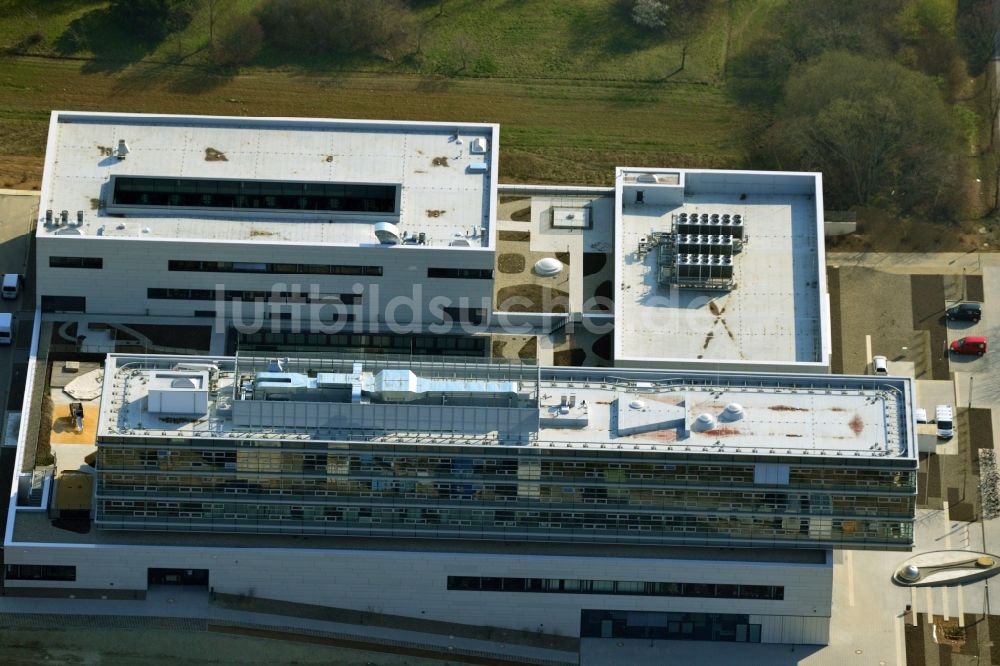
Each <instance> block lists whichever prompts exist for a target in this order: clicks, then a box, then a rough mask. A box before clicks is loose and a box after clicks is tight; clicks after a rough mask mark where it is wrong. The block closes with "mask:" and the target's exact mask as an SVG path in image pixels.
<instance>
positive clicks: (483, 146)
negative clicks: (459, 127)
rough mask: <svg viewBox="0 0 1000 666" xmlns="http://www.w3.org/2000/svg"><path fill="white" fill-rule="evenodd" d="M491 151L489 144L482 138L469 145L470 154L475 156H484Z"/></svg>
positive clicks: (478, 137) (477, 138)
mask: <svg viewBox="0 0 1000 666" xmlns="http://www.w3.org/2000/svg"><path fill="white" fill-rule="evenodd" d="M487 150H489V142H488V141H486V139H485V138H483V137H481V136H477V137H476V138H475V139H473V140H472V143H470V144H469V152H470V153H472V154H473V155H483V154H485V153H486V151H487Z"/></svg>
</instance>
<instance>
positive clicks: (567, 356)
mask: <svg viewBox="0 0 1000 666" xmlns="http://www.w3.org/2000/svg"><path fill="white" fill-rule="evenodd" d="M585 360H587V352H585V351H584V350H582V349H580V348H578V347H576V348H573V349H563V350H561V351H557V352H555V353H554V354H552V362H553V363H555V364H556V365H575V366H580V365H583V362H584V361H585Z"/></svg>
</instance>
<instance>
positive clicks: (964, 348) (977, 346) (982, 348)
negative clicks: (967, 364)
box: [951, 335, 986, 356]
mask: <svg viewBox="0 0 1000 666" xmlns="http://www.w3.org/2000/svg"><path fill="white" fill-rule="evenodd" d="M951 350H952V351H953V352H955V353H956V354H979V355H980V356H982V355H983V354H985V353H986V338H984V337H983V336H981V335H967V336H965V337H964V338H959V339H958V340H955V341H954V342H952V343H951Z"/></svg>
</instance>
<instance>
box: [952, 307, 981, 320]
mask: <svg viewBox="0 0 1000 666" xmlns="http://www.w3.org/2000/svg"><path fill="white" fill-rule="evenodd" d="M945 315H947V316H948V319H952V320H955V319H960V320H963V321H979V318H980V317H982V316H983V306H982V304H980V303H959V304H958V305H953V306H951V307H950V308H948V309H947V310H945Z"/></svg>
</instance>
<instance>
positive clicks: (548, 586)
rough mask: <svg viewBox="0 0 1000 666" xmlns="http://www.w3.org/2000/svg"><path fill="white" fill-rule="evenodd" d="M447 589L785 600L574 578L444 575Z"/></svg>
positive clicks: (776, 595)
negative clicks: (446, 580)
mask: <svg viewBox="0 0 1000 666" xmlns="http://www.w3.org/2000/svg"><path fill="white" fill-rule="evenodd" d="M448 589H449V590H472V591H481V592H555V593H564V594H627V595H633V596H650V597H701V598H714V599H772V600H776V601H780V600H782V599H784V598H785V588H784V587H782V586H780V585H727V584H722V583H660V582H649V581H634V580H580V579H575V578H496V577H485V576H448Z"/></svg>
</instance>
